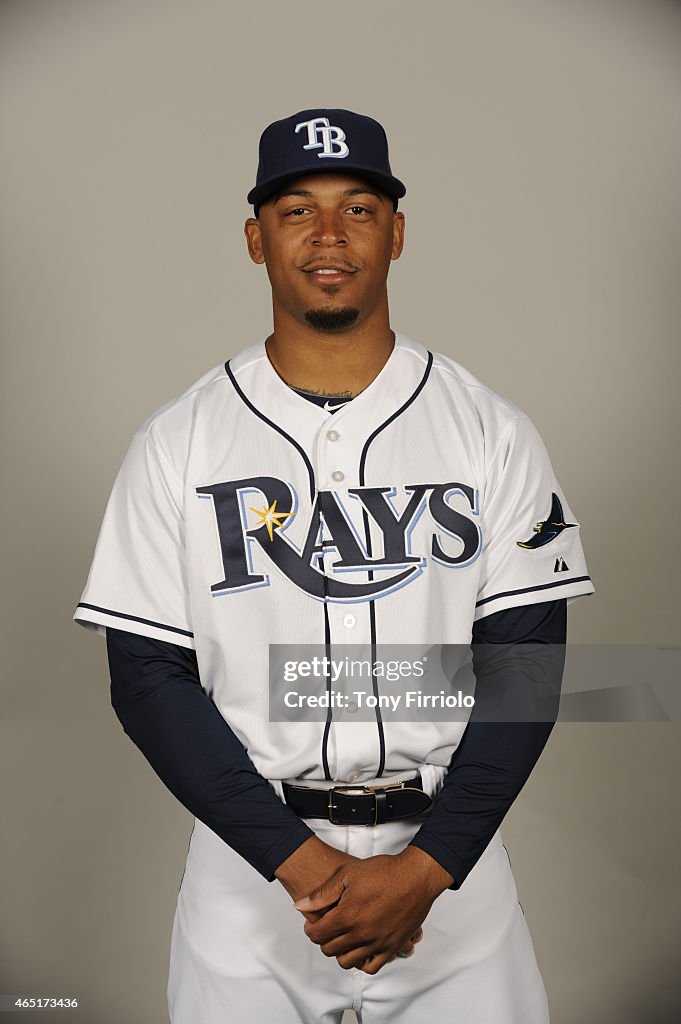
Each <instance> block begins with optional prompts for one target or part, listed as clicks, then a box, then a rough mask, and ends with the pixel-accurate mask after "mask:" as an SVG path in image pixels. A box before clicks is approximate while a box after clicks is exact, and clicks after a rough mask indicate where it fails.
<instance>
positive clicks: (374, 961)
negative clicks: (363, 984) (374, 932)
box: [359, 953, 395, 974]
mask: <svg viewBox="0 0 681 1024" xmlns="http://www.w3.org/2000/svg"><path fill="white" fill-rule="evenodd" d="M393 956H395V954H394V953H377V954H376V955H375V956H372V957H370V958H369V959H368V960H366V961H365V962H364V963H363V964H362V966H361V967H360V968H359V969H360V971H363V972H364V974H378V972H379V971H380V969H381V967H385V965H386V964H387V963H390V960H391V958H392V957H393Z"/></svg>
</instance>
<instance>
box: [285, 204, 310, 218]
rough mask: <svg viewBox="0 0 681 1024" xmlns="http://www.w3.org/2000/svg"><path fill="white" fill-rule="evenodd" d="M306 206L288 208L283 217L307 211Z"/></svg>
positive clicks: (294, 215)
mask: <svg viewBox="0 0 681 1024" xmlns="http://www.w3.org/2000/svg"><path fill="white" fill-rule="evenodd" d="M307 212H308V210H307V207H306V206H296V207H295V209H293V210H289V211H288V213H286V214H284V216H285V217H298V216H300V214H301V213H307Z"/></svg>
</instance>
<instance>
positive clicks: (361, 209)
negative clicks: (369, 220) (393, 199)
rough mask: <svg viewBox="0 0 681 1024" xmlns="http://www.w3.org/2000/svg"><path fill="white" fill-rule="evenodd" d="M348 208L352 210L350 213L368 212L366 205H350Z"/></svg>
mask: <svg viewBox="0 0 681 1024" xmlns="http://www.w3.org/2000/svg"><path fill="white" fill-rule="evenodd" d="M350 210H351V211H352V213H357V214H362V213H369V212H370V211H369V210H367V208H366V206H359V205H357V206H351V207H350Z"/></svg>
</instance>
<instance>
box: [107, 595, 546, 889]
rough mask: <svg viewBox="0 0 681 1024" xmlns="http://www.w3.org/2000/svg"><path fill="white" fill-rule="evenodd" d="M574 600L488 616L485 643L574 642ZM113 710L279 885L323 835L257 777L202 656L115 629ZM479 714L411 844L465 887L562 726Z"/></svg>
mask: <svg viewBox="0 0 681 1024" xmlns="http://www.w3.org/2000/svg"><path fill="white" fill-rule="evenodd" d="M565 609H566V602H565V601H564V600H563V601H554V602H548V603H544V604H541V605H530V606H524V607H522V608H513V609H509V610H506V611H502V612H497V613H496V614H494V615H490V616H487V617H486V618H484V619H482V620H480V622H479V623H478V624H477V626H476V629H475V630H474V635H473V640H474V642H475V643H479V644H487V643H489V644H492V643H499V644H508V643H511V642H522V641H530V640H533V641H538V642H542V643H564V642H565V623H566V610H565ZM107 653H108V658H109V671H110V676H111V704H112V706H113V708H114V710H115V712H116V715H117V717H118V719H119V721H120V722H121V725H122V726H123V729H124V731H125V732H126V734H127V735H128V736H129V737H130V739H131V740H132V741H133V742H134V743H135V745H136V746H137V747H138V748H139V750H140V751H141V752H142V754H144V756H145V757H146V759H147V761H148V762H149V763H150V764H151V766H152V768H153V769H154V771H155V772H156V773H157V775H158V776H159V778H160V779H161V780H162V781H163V782H164V784H165V785H166V786H167V787H168V789H169V790H170V791H171V792H172V793H173V795H174V796H175V797H176V798H177V799H178V800H179V801H180V802H181V803H182V804H183V805H184V806H185V807H186V808H187V810H189V811H190V812H191V813H192V814H193V815H194V816H195V817H197V818H199V820H201V821H203V822H204V824H206V825H207V826H208V827H209V828H210V829H212V830H213V831H214V832H215V833H216V834H217V835H218V836H220V838H221V839H223V841H224V842H225V843H227V845H229V846H230V847H232V849H234V850H236V852H237V853H239V854H240V855H241V856H242V857H244V859H245V860H246V861H248V863H249V864H251V866H252V867H254V868H255V869H256V870H257V871H259V872H260V874H262V875H263V877H264V878H266V879H267V880H268V881H273V880H274V878H275V875H274V872H275V871H276V869H277V868H278V867H279V865H280V864H282V863H283V861H284V860H286V858H287V857H288V856H290V854H291V853H293V852H294V851H295V850H296V849H297V848H298V847H299V846H300V845H301V844H302V843H303V842H305V840H306V839H308V838H309V837H310V836H311V835H314V832H313V830H312V829H310V828H309V827H308V826H307V825H306V824H305V822H304V821H302V820H301V819H300V818H299V817H298V816H297V815H296V814H295V812H294V811H292V810H291V809H290V808H289V807H287V806H286V805H285V804H284V803H283V802H282V801H281V800H280V798H279V796H278V795H277V794H276V793H275V792H274V790H273V789H272V787H271V786H270V784H269V782H268V781H267V780H266V779H265V778H263V776H262V775H260V773H259V772H258V771H257V769H256V768H255V766H254V765H253V762H252V761H251V759H250V758H249V757H248V754H247V752H246V749H245V748H244V746H243V744H242V743H241V742H240V741H239V739H238V738H237V736H236V735H235V734H234V732H233V731H232V729H231V728H230V726H229V724H228V723H227V722H226V721H225V719H224V718H223V717H222V715H221V714H220V712H219V711H218V709H217V708H216V706H215V704H214V703H213V701H212V700H211V699H210V697H209V696H208V695H207V694H206V692H205V691H204V690H203V688H202V687H201V683H200V678H199V670H198V663H197V659H196V653H195V652H194V651H192V650H190V649H189V648H186V647H180V646H178V645H177V644H171V643H168V642H166V641H162V640H154V639H151V638H150V637H145V636H139V635H137V634H133V633H128V632H126V631H123V630H116V629H112V628H110V627H107ZM474 715H475V710H474V711H473V713H472V714H471V720H470V721H469V723H468V726H467V728H466V731H465V732H464V736H463V739H462V741H461V743H460V744H459V747H458V748H457V750H456V752H455V754H454V756H453V758H452V762H451V765H450V769H449V771H448V774H447V776H446V778H445V784H444V785H443V787H442V789H441V791H440V793H439V794H438V797H437V799H436V801H435V804H434V807H433V810H432V812H431V814H430V815H429V817H428V818H427V819H426V821H425V822H424V824H423V825H422V826H421V829H420V830H419V832H418V833H417V834H416V836H415V837H414V839H413V840H412V844H413V845H415V846H419V847H421V849H423V850H425V851H426V852H427V853H429V854H430V855H431V856H432V857H433V858H434V859H435V860H437V861H438V862H439V863H440V864H442V865H443V867H445V868H446V869H447V870H448V871H449V872H450V874H452V876H453V878H454V884H453V885H452V886H451V888H452V889H457V888H459V886H460V885H461V884H462V882H463V880H464V878H465V877H466V875H467V874H468V873H469V872H470V870H471V868H472V867H473V865H474V863H475V862H476V861H477V860H478V858H479V857H480V855H481V854H482V852H483V850H484V849H485V847H486V846H487V845H488V843H489V841H490V839H491V838H492V836H493V834H494V832H495V831H496V828H497V827H498V825H499V824H500V822H501V820H502V819H503V817H504V816H505V814H506V812H507V811H508V809H509V807H510V805H511V803H512V802H513V800H514V799H515V797H516V796H517V794H518V793H519V792H520V790H521V788H522V786H523V785H524V783H525V781H526V779H527V777H528V776H529V774H530V772H531V770H532V768H533V767H534V764H535V763H536V761H537V759H538V757H539V755H540V753H541V751H542V749H543V747H544V745H545V743H546V740H547V739H548V736H549V734H550V732H551V729H552V727H553V722H538V723H519V722H510V723H485V722H478V723H476V722H475V720H474Z"/></svg>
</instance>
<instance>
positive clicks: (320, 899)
mask: <svg viewBox="0 0 681 1024" xmlns="http://www.w3.org/2000/svg"><path fill="white" fill-rule="evenodd" d="M344 889H345V880H344V878H343V877H342V876H339V877H338V876H336V875H332V876H331V878H329V879H327V881H326V882H324V883H323V884H322V885H320V886H318V887H317V888H316V889H313V890H312V892H310V893H308V894H307V896H301V898H300V899H299V900H295V902H294V904H293V906H294V907H295V908H296V910H302V911H306V910H322V909H323V908H324V907H330V906H331V905H332V904H333V903H337V902H338V900H339V899H340V898H341V894H342V893H343V890H344Z"/></svg>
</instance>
